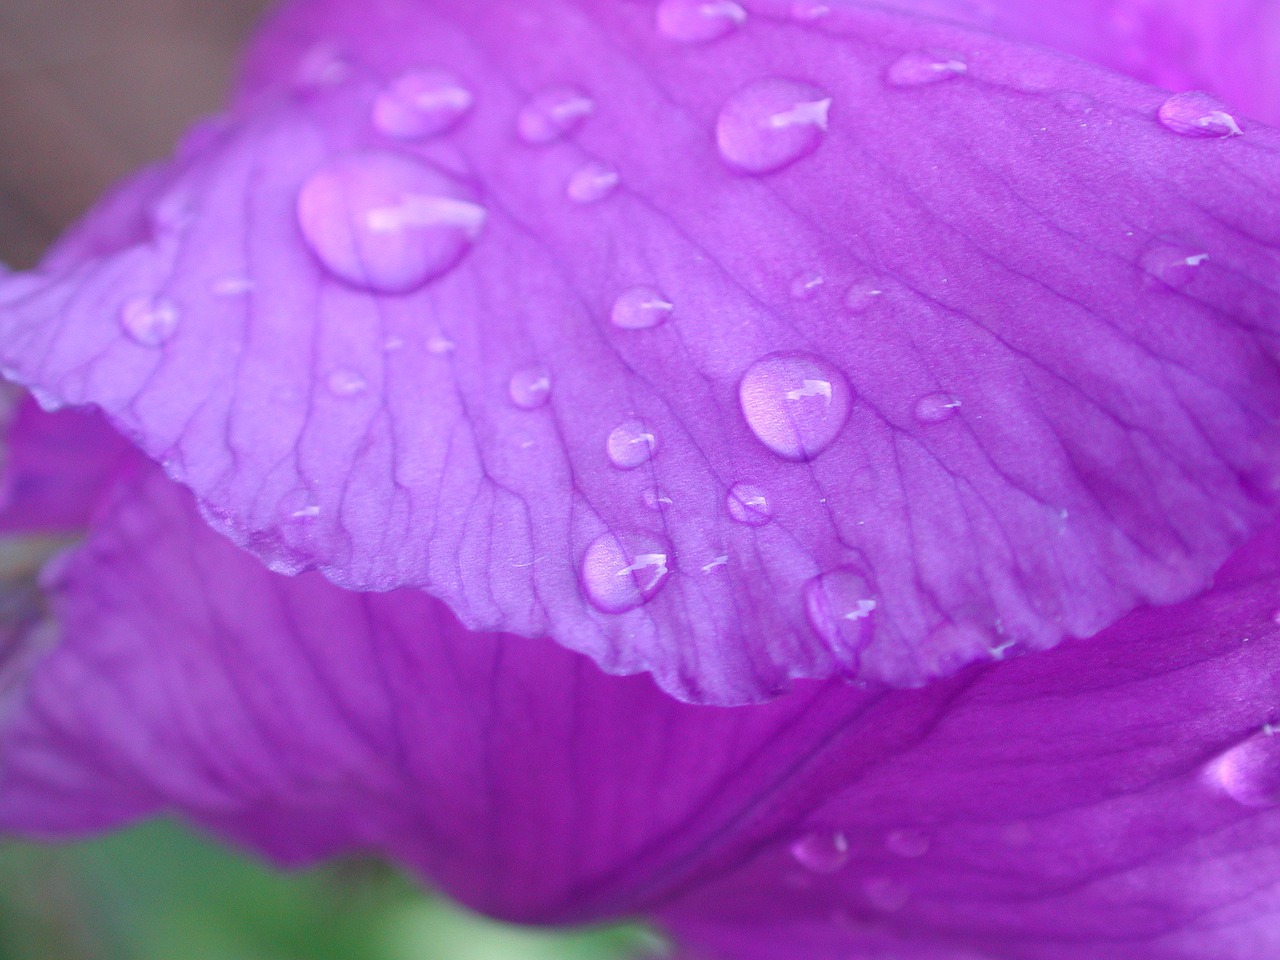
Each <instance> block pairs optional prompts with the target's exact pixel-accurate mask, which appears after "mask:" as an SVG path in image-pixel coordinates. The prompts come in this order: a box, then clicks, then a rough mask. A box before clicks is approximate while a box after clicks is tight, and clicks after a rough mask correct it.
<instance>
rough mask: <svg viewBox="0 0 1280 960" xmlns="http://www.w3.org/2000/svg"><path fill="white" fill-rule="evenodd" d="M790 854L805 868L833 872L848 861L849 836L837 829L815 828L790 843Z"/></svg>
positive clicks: (817, 871)
mask: <svg viewBox="0 0 1280 960" xmlns="http://www.w3.org/2000/svg"><path fill="white" fill-rule="evenodd" d="M791 856H793V857H795V859H796V862H797V863H798V864H800V866H802V867H804V868H805V869H806V870H812V871H813V872H814V873H835V872H837V871H838V870H841V869H843V867H844V865H845V864H846V863H848V862H849V838H848V837H846V836H845V835H844V834H843V833H841V832H840V831H839V830H821V831H819V830H815V831H813V832H812V833H806V834H805V835H804V836H803V837H801V838H800V839H799V840H797V841H796V842H795V843H793V844H791Z"/></svg>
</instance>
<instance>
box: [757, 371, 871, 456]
mask: <svg viewBox="0 0 1280 960" xmlns="http://www.w3.org/2000/svg"><path fill="white" fill-rule="evenodd" d="M738 397H739V400H740V401H741V403H742V413H743V416H744V417H746V420H747V425H748V426H749V427H751V432H752V433H754V434H755V435H756V437H757V438H758V439H759V440H760V442H761V443H763V444H764V445H765V446H766V447H768V448H769V449H770V450H772V451H773V452H774V453H776V454H778V456H780V457H785V458H786V459H788V460H812V459H813V458H814V457H816V456H817V455H818V454H820V453H821V452H822V451H823V450H825V449H827V447H829V446H831V444H832V442H833V441H834V440H835V439H836V437H837V436H838V435H839V434H840V431H841V430H842V429H843V428H844V425H845V423H846V422H847V421H848V419H849V409H850V407H851V405H852V403H853V391H852V390H851V389H850V387H849V381H848V380H846V379H845V377H844V374H842V373H841V372H840V371H839V370H837V369H836V368H835V367H833V366H832V365H831V364H829V363H827V362H826V361H825V360H823V359H821V358H820V357H815V356H813V355H811V354H805V353H775V354H771V355H770V356H767V357H765V358H763V359H762V360H757V361H756V362H755V363H754V364H752V365H751V368H750V369H749V370H747V372H746V373H745V374H744V375H743V377H742V383H741V384H740V385H739V388H738Z"/></svg>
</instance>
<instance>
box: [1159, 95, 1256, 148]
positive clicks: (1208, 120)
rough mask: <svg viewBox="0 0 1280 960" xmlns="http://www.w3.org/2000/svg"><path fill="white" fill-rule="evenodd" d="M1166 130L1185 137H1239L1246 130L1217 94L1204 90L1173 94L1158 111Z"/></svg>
mask: <svg viewBox="0 0 1280 960" xmlns="http://www.w3.org/2000/svg"><path fill="white" fill-rule="evenodd" d="M1157 116H1158V117H1159V120H1160V123H1161V124H1163V125H1164V126H1165V127H1166V128H1167V129H1169V130H1172V131H1173V132H1174V133H1176V134H1179V135H1180V136H1184V137H1203V138H1220V137H1238V136H1241V135H1242V134H1243V133H1244V131H1243V130H1241V129H1240V124H1238V123H1236V118H1235V117H1233V116H1232V115H1231V114H1229V113H1228V112H1227V110H1226V106H1225V105H1224V104H1223V103H1222V101H1220V100H1218V99H1217V98H1216V97H1212V96H1210V95H1209V94H1207V93H1204V92H1203V91H1201V90H1189V91H1187V92H1186V93H1178V94H1174V95H1173V96H1172V97H1170V98H1169V99H1168V100H1166V101H1165V102H1164V103H1163V104H1161V106H1160V112H1159V113H1158V114H1157Z"/></svg>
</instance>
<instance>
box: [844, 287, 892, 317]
mask: <svg viewBox="0 0 1280 960" xmlns="http://www.w3.org/2000/svg"><path fill="white" fill-rule="evenodd" d="M883 296H884V291H883V290H881V289H880V287H879V285H878V284H876V283H875V282H873V281H871V280H864V281H862V282H860V283H855V284H854V285H853V286H851V287H850V288H849V290H848V291H847V292H846V293H845V295H844V305H845V308H846V309H848V311H849V312H850V313H866V312H867V311H868V310H870V309H871V308H872V307H873V306H874V305H875V304H876V303H878V302H879V300H880V298H881V297H883Z"/></svg>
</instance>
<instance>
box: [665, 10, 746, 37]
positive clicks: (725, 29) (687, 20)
mask: <svg viewBox="0 0 1280 960" xmlns="http://www.w3.org/2000/svg"><path fill="white" fill-rule="evenodd" d="M657 17H658V32H659V33H661V34H662V35H663V36H664V37H667V38H668V39H671V40H675V41H678V42H679V43H709V42H711V41H712V40H719V39H720V38H721V37H723V36H726V35H728V34H730V33H732V32H733V31H734V30H736V29H737V28H738V27H740V26H742V25H743V24H744V23H746V22H747V11H746V10H744V9H742V7H741V6H739V5H738V4H736V3H734V2H732V0H662V2H661V3H659V4H658V13H657Z"/></svg>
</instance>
